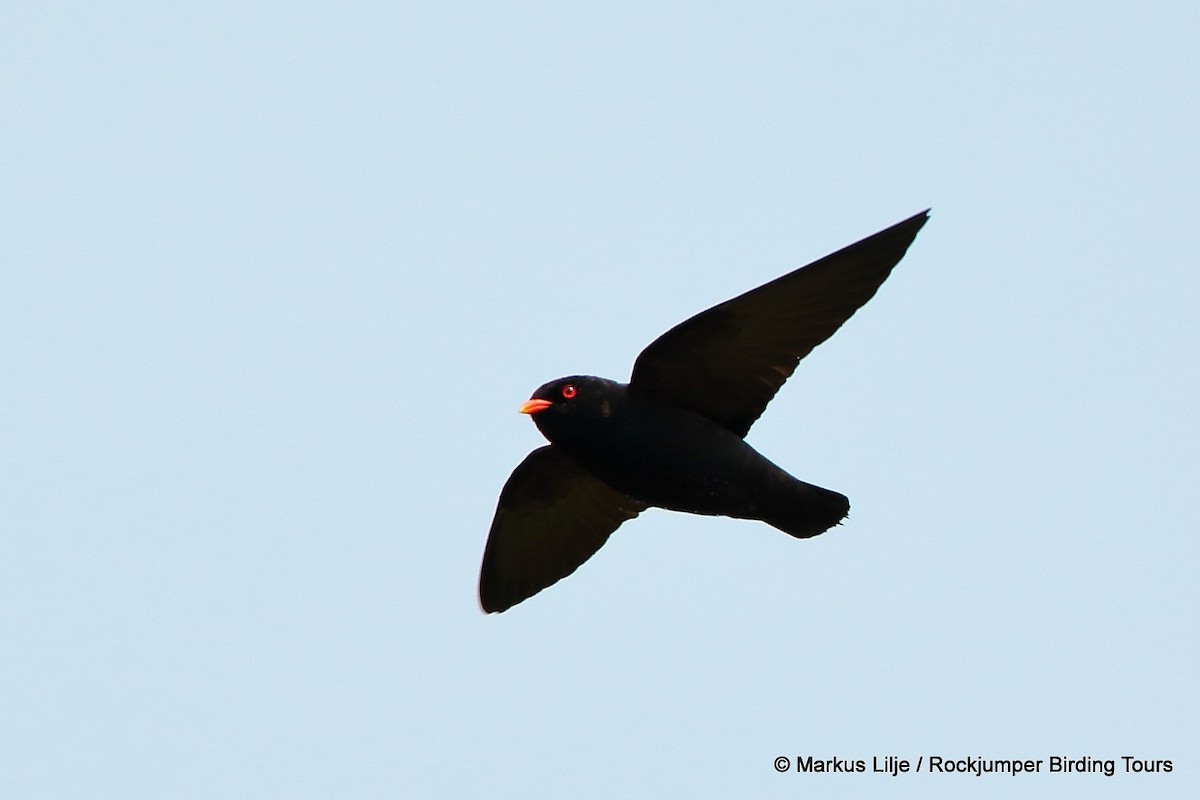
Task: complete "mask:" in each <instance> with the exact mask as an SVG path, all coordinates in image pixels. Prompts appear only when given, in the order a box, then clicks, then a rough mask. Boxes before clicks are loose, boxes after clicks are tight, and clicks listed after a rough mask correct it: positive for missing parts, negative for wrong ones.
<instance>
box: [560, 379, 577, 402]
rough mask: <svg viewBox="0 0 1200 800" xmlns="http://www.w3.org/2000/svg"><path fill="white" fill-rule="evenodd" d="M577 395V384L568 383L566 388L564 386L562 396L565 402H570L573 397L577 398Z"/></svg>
mask: <svg viewBox="0 0 1200 800" xmlns="http://www.w3.org/2000/svg"><path fill="white" fill-rule="evenodd" d="M575 394H576V391H575V384H573V383H568V384H567V385H566V386H564V387H563V388H562V396H563V399H564V400H570V399H571V398H572V397H574V396H575Z"/></svg>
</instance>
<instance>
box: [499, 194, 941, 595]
mask: <svg viewBox="0 0 1200 800" xmlns="http://www.w3.org/2000/svg"><path fill="white" fill-rule="evenodd" d="M928 218H929V212H928V210H926V211H923V212H922V213H920V214H917V215H916V216H914V217H910V218H909V219H906V220H904V221H903V222H901V223H898V224H896V225H894V226H892V227H890V228H888V229H887V230H884V231H880V232H879V233H877V234H875V235H874V236H870V237H867V238H866V239H863V240H862V241H861V242H858V243H856V244H852V245H850V246H849V247H846V248H844V249H842V250H839V251H838V252H836V253H834V254H833V255H829V256H826V257H825V258H822V259H821V260H820V261H815V262H813V263H812V264H809V265H808V266H806V267H802V268H800V269H798V270H796V271H794V272H791V273H788V274H787V275H784V276H783V277H782V278H777V279H776V280H773V281H771V282H770V283H767V284H764V285H762V286H760V287H758V288H757V289H752V290H750V291H749V292H746V293H745V294H743V295H740V296H739V297H735V298H733V299H732V300H726V301H725V302H724V303H721V304H720V305H716V306H713V307H712V308H710V309H708V310H707V311H703V312H701V313H699V314H697V315H696V316H694V317H692V318H691V319H689V320H686V321H685V322H682V323H680V324H679V325H676V326H675V327H674V328H672V329H671V330H669V331H667V332H666V333H664V334H663V335H662V336H660V337H658V338H657V339H655V340H654V341H653V342H651V343H650V346H649V347H647V348H646V349H645V350H643V351H642V352H641V355H639V356H638V357H637V361H635V362H634V365H633V375H632V376H631V377H630V379H629V383H627V384H626V383H617V382H615V381H610V380H606V379H604V378H596V377H592V376H589V375H573V376H571V377H568V378H559V379H558V380H555V381H551V382H550V383H547V384H545V385H543V386H541V387H539V388H538V390H537V391H536V392H534V393H533V397H532V399H530V400H529V401H528V402H527V403H525V404H524V405H522V406H521V409H520V410H521V413H523V414H530V415H532V417H533V421H534V423H535V424H536V425H537V426H538V430H540V431H541V432H542V434H543V435H544V436H545V437H546V438H547V439H549V440H550V444H549V445H547V446H545V447H541V448H538V449H537V450H534V451H533V452H532V453H530V454H529V455H528V456H527V457H526V459H525V460H524V461H522V462H521V464H520V465H519V466H518V467H517V468H516V469H515V470H513V474H512V475H511V476H510V477H509V479H508V483H506V484H504V488H503V489H502V490H501V492H500V500H499V503H498V504H497V506H496V516H495V518H494V519H493V520H492V529H491V532H490V533H489V534H488V541H487V547H486V548H485V550H484V553H483V567H482V570H481V571H480V575H479V602H480V604H481V605H482V606H483V610H484V611H487V612H489V613H490V612H495V611H504V610H506V609H508V608H511V607H512V606H514V605H516V604H517V603H519V602H521V601H522V600H525V599H526V598H528V597H531V596H533V595H534V594H536V593H538V592H540V591H541V590H542V589H545V588H546V587H547V586H549V585H551V584H552V583H554V582H556V581H558V580H560V579H562V578H565V577H566V576H567V575H570V574H571V573H572V572H574V571H575V570H576V569H577V568H578V567H579V565H580V564H582V563H583V562H584V561H586V560H587V559H588V558H590V557H591V556H592V554H593V553H595V552H596V551H597V550H599V549H600V546H601V545H603V544H604V542H605V541H607V540H608V537H609V535H610V534H612V532H613V531H615V530H616V529H617V527H618V526H620V524H621V523H622V522H624V521H625V520H628V519H633V518H634V517H636V516H637V515H638V514H639V513H641V512H642V511H644V510H645V509H646V508H647V507H648V506H658V507H660V508H667V509H671V510H674V511H687V512H690V513H693V514H709V515H716V516H725V517H737V518H739V519H755V520H761V521H763V522H766V523H767V524H768V525H772V526H774V527H776V528H778V529H779V530H781V531H783V532H784V533H788V534H791V535H792V536H796V537H799V538H807V537H809V536H816V535H817V534H819V533H822V532H824V531H826V530H828V529H829V528H831V527H833V526H834V525H836V524H838V523H839V522H840V521H841V520H842V519H844V518H845V516H846V513H847V512H848V511H849V510H850V501H849V500H848V499H847V498H846V497H845V495H842V494H838V493H837V492H833V491H830V490H829V489H822V488H821V487H819V486H813V485H812V484H809V483H804V482H803V481H799V480H796V479H795V478H793V477H792V476H791V475H789V474H787V473H786V472H784V471H783V470H782V469H780V468H779V467H777V466H775V465H774V464H772V463H771V462H770V461H768V460H767V459H766V458H764V457H763V456H761V455H760V454H759V453H758V451H756V450H755V449H754V448H752V447H751V446H750V445H748V444H746V442H745V441H743V437H745V435H746V433H747V432H748V431H749V430H750V426H751V425H753V424H754V421H755V420H756V419H758V418H759V416H761V415H762V412H763V410H764V409H766V407H767V403H769V402H771V398H772V397H774V396H775V393H776V392H777V391H779V387H780V386H782V385H783V382H784V381H786V380H787V379H788V378H789V377H790V376H791V374H792V372H793V371H795V369H796V364H797V363H799V361H800V359H802V358H804V357H805V356H806V355H808V354H809V352H810V351H812V349H813V348H814V347H816V346H817V345H819V344H820V343H821V342H823V341H825V340H826V339H828V338H829V337H830V336H831V335H833V332H834V331H836V330H837V329H838V328H839V327H841V325H842V323H843V322H845V321H846V320H847V319H849V318H850V316H851V315H852V314H853V313H854V312H855V311H857V310H858V309H859V308H860V307H861V306H862V305H863V304H864V303H866V302H867V301H868V300H870V299H871V297H872V296H873V295H874V294H875V292H876V290H878V289H879V287H880V285H881V284H882V283H883V281H884V280H885V279H886V278H887V276H888V274H889V273H891V271H892V267H894V266H895V265H896V264H897V262H899V261H900V259H901V258H902V257H903V256H904V253H905V251H906V250H907V249H908V247H909V245H910V244H912V241H913V239H914V238H916V235H917V231H919V230H920V229H921V226H922V225H924V224H925V222H926V221H927V220H928Z"/></svg>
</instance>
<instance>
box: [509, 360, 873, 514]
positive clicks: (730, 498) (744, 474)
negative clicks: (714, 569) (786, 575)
mask: <svg viewBox="0 0 1200 800" xmlns="http://www.w3.org/2000/svg"><path fill="white" fill-rule="evenodd" d="M566 385H569V386H574V387H575V390H576V392H577V394H576V396H575V398H574V399H575V401H576V402H575V403H574V406H575V407H576V408H579V409H582V410H581V411H580V412H578V413H576V414H573V415H572V416H571V417H569V418H566V419H564V417H562V416H560V415H553V414H534V417H533V419H534V422H535V423H536V424H537V426H538V429H539V430H541V432H542V433H543V435H545V437H546V438H547V439H549V440H550V441H551V442H552V443H553V444H554V445H555V446H556V447H560V448H562V450H563V451H564V452H565V453H566V454H567V455H569V456H570V457H571V458H573V459H575V460H576V461H578V462H579V463H580V464H581V465H583V466H584V467H585V468H586V469H587V470H588V471H589V472H591V473H592V474H593V475H595V476H596V477H597V478H599V479H600V480H601V481H603V482H604V483H606V484H608V485H609V486H611V487H612V488H614V489H616V490H618V491H620V492H623V493H624V494H627V495H629V496H630V497H632V498H634V499H636V500H639V501H641V502H643V503H645V504H646V505H648V506H656V507H658V508H665V509H668V510H670V511H685V512H689V513H692V514H705V515H709V516H721V517H735V518H738V519H753V520H761V521H763V522H766V523H768V524H770V525H773V526H774V527H776V528H779V529H780V530H782V531H785V532H786V533H790V534H792V535H793V536H813V535H815V534H817V533H820V532H822V531H824V530H827V529H828V528H829V527H830V526H832V525H835V524H837V522H838V521H840V520H841V519H842V518H843V517H844V516H845V515H846V512H847V511H848V510H849V507H850V502H849V500H847V499H846V498H845V497H844V496H843V495H840V494H838V493H837V492H831V491H829V490H827V489H821V488H819V487H816V486H812V485H810V484H807V483H804V482H803V481H799V480H796V479H795V478H793V477H792V476H791V475H789V474H788V473H787V472H785V471H783V470H782V469H780V468H779V467H777V466H776V465H775V464H773V463H771V462H770V461H769V460H767V459H766V458H765V457H764V456H763V455H762V454H761V453H759V452H758V451H757V450H755V449H754V448H753V447H751V446H750V445H749V444H747V443H746V441H745V440H744V439H742V438H741V437H740V436H737V435H736V434H734V433H731V432H730V431H728V430H727V429H725V428H723V427H721V426H720V425H718V424H716V423H715V422H713V421H712V420H710V419H708V418H707V417H704V416H701V415H700V414H697V413H694V412H692V411H688V410H687V409H682V408H679V407H678V406H675V405H673V404H670V403H666V402H663V401H661V400H657V399H655V398H654V397H653V396H651V397H641V396H639V395H638V393H637V392H636V391H630V389H629V384H624V383H617V382H616V381H610V380H605V379H603V378H594V377H591V376H586V375H579V376H572V377H569V378H561V379H559V380H557V381H554V382H552V383H550V384H547V385H546V386H545V387H543V388H542V389H539V390H538V391H537V392H534V397H535V398H536V397H539V396H541V395H551V396H552V395H554V394H555V392H556V390H557V391H561V387H562V386H566Z"/></svg>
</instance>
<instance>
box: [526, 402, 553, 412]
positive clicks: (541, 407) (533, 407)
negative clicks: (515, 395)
mask: <svg viewBox="0 0 1200 800" xmlns="http://www.w3.org/2000/svg"><path fill="white" fill-rule="evenodd" d="M552 405H554V403H551V402H550V401H549V400H526V401H525V403H524V404H523V405H522V406H521V407H520V408H518V409H517V410H518V411H520V412H521V413H522V414H536V413H537V412H539V411H545V410H546V409H547V408H549V407H550V406H552Z"/></svg>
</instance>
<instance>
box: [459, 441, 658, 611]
mask: <svg viewBox="0 0 1200 800" xmlns="http://www.w3.org/2000/svg"><path fill="white" fill-rule="evenodd" d="M645 509H646V504H645V503H641V502H638V501H637V500H634V499H633V498H631V497H628V496H626V495H624V494H621V493H620V492H618V491H616V490H615V489H612V488H610V487H609V486H608V485H607V484H605V483H603V482H601V481H600V480H599V479H598V478H595V477H593V476H592V474H591V473H589V472H588V471H587V470H585V469H584V468H583V467H581V466H579V465H578V464H577V463H575V462H574V461H572V460H571V459H570V458H568V457H567V456H566V455H564V454H563V452H562V451H561V450H559V449H558V448H556V447H555V446H554V445H547V446H545V447H539V448H538V449H537V450H534V451H533V452H532V453H530V454H529V455H528V456H526V457H525V460H524V461H522V462H521V463H520V465H519V466H518V467H517V468H516V469H515V470H513V474H512V475H511V476H509V479H508V483H506V484H504V488H503V489H502V490H501V491H500V502H499V503H497V505H496V517H495V519H493V520H492V530H491V532H490V533H489V534H488V542H487V547H486V548H485V549H484V552H483V567H482V569H481V570H480V573H479V603H480V605H482V606H483V610H484V611H487V612H488V613H491V612H493V611H504V610H506V609H508V608H511V607H512V606H515V605H516V604H517V603H519V602H521V601H522V600H525V599H526V598H528V597H532V596H533V595H535V594H537V593H538V592H540V591H541V590H542V589H545V588H546V587H547V586H549V585H550V584H552V583H555V582H556V581H558V580H561V579H562V578H565V577H567V576H568V575H570V574H571V573H572V572H574V571H575V570H576V569H577V568H578V567H579V565H580V564H582V563H583V562H584V561H587V560H588V559H589V558H591V557H592V554H593V553H595V552H596V551H597V550H599V549H600V546H601V545H603V544H604V543H605V542H606V541H608V537H609V535H610V534H611V533H612V532H613V531H615V530H616V529H617V527H618V526H620V524H621V523H622V522H624V521H625V520H627V519H633V518H634V517H636V516H637V515H638V514H640V513H641V512H642V511H644V510H645Z"/></svg>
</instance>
